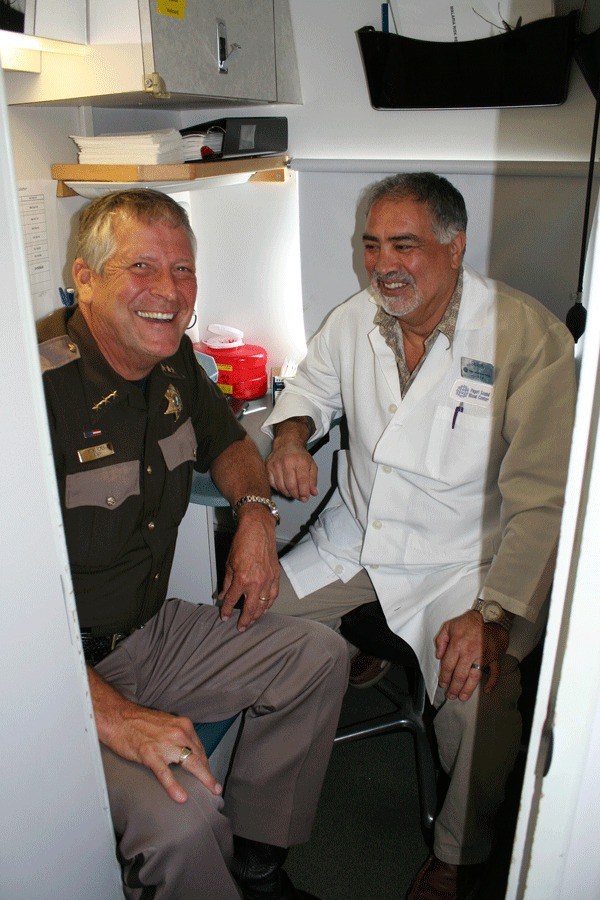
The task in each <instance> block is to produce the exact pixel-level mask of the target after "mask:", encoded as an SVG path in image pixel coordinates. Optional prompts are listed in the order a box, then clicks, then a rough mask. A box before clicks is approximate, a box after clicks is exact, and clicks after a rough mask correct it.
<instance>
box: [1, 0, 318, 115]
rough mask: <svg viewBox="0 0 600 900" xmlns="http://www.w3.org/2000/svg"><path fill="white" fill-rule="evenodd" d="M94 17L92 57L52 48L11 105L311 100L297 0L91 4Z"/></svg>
mask: <svg viewBox="0 0 600 900" xmlns="http://www.w3.org/2000/svg"><path fill="white" fill-rule="evenodd" d="M37 2H38V3H44V2H46V3H47V2H50V0H37ZM87 16H88V43H87V44H86V47H85V53H84V54H79V55H73V56H72V57H71V56H67V55H63V54H60V53H57V54H55V53H47V54H44V55H43V59H42V67H41V72H40V74H37V75H31V74H28V75H25V74H23V75H21V74H19V75H18V76H16V75H15V76H13V77H12V78H11V80H10V85H9V102H10V103H11V104H30V103H56V104H61V105H64V104H82V103H85V104H90V105H92V106H94V105H95V106H104V107H111V106H120V107H128V106H129V107H133V108H135V107H140V106H148V107H154V108H194V107H201V106H210V105H213V106H214V105H215V104H216V103H218V104H227V103H236V104H240V103H247V104H252V103H301V102H302V97H301V94H300V88H299V81H298V67H297V61H296V52H295V45H294V40H293V34H292V24H291V17H290V11H289V2H288V0H195V2H189V0H188V2H184V0H168V2H167V0H88V3H87Z"/></svg>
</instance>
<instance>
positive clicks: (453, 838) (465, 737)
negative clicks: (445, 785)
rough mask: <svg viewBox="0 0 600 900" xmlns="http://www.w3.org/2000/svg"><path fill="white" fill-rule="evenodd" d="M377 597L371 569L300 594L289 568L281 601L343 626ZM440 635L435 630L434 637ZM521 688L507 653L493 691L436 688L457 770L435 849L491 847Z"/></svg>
mask: <svg viewBox="0 0 600 900" xmlns="http://www.w3.org/2000/svg"><path fill="white" fill-rule="evenodd" d="M376 599H377V595H376V593H375V590H374V588H373V585H372V584H371V581H370V579H369V576H368V575H367V573H366V572H365V571H364V570H363V571H361V572H360V573H359V574H358V575H356V576H355V577H354V578H352V579H351V580H350V581H349V582H347V583H346V584H344V583H343V582H341V581H335V582H333V583H332V584H328V585H326V586H325V587H324V588H321V589H320V590H318V591H315V592H314V593H312V594H308V595H307V596H306V597H302V598H301V599H300V598H298V597H297V596H296V593H295V591H294V589H293V587H292V585H291V584H290V581H289V579H288V577H287V575H286V574H285V572H284V571H283V569H282V570H281V582H280V589H279V597H278V599H277V602H276V605H275V609H276V610H277V612H279V613H285V614H286V615H294V616H302V617H304V618H308V619H313V620H317V621H319V622H323V623H324V624H326V625H329V626H330V627H331V628H333V629H336V630H337V629H338V628H339V625H340V619H341V617H342V616H343V615H344V614H345V613H347V612H349V611H350V610H352V609H355V608H356V607H357V606H361V605H362V604H363V603H371V602H372V601H373V600H376ZM434 638H435V635H434V634H432V635H428V639H429V640H431V641H432V642H433V640H434ZM482 684H483V682H482ZM520 693H521V679H520V672H519V665H518V662H517V660H516V659H515V658H514V657H512V656H505V657H504V659H503V661H502V675H501V678H500V680H499V682H498V684H497V686H496V688H495V689H494V690H493V691H492V693H491V694H486V693H484V691H482V690H480V688H479V687H478V688H477V689H476V690H475V691H474V692H473V694H472V696H471V698H470V699H469V700H468V701H467V702H462V701H460V700H446V697H445V694H444V692H443V691H442V690H441V689H438V690H437V692H436V694H435V697H434V707H435V709H436V714H435V718H434V729H435V735H436V739H437V744H438V752H439V756H440V762H441V764H442V766H443V768H444V771H445V772H446V773H447V774H448V775H449V777H450V786H449V789H448V793H447V795H446V798H445V801H444V805H443V807H442V809H441V810H440V813H439V815H438V817H437V819H436V822H435V828H434V853H435V854H436V856H437V857H438V858H439V859H441V860H443V861H444V862H448V863H453V864H472V863H479V862H483V861H484V860H485V859H487V857H488V856H489V854H490V851H491V847H492V840H493V834H494V820H495V817H496V813H497V812H498V809H499V807H500V804H501V803H502V800H503V797H504V789H505V785H506V781H507V779H508V776H509V775H510V773H511V771H512V769H513V766H514V763H515V759H516V756H517V752H518V749H519V743H520V740H521V716H520V713H519V711H518V709H517V701H518V699H519V696H520Z"/></svg>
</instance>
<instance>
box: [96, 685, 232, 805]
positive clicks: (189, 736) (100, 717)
mask: <svg viewBox="0 0 600 900" xmlns="http://www.w3.org/2000/svg"><path fill="white" fill-rule="evenodd" d="M87 671H88V679H89V683H90V691H91V695H92V703H93V706H94V717H95V719H96V727H97V729H98V737H99V738H100V740H101V742H102V743H103V744H105V745H106V746H107V747H110V749H111V750H113V751H114V752H115V753H117V754H118V755H119V756H122V757H123V758H124V759H129V760H132V761H133V762H138V763H141V764H142V765H144V766H147V767H148V768H149V769H151V771H152V772H154V774H155V775H156V777H157V779H158V780H159V781H160V783H161V784H162V786H163V787H164V789H165V790H166V792H167V794H168V795H169V797H171V799H173V800H175V801H176V802H177V803H185V801H186V800H187V794H186V792H185V791H184V789H183V788H182V787H181V785H180V784H179V782H178V781H177V779H176V777H175V775H174V774H173V770H172V769H171V768H170V764H173V763H178V762H179V757H180V754H181V751H182V749H183V748H184V747H189V748H190V750H191V751H192V753H191V755H190V756H188V757H187V759H186V760H185V762H183V763H181V765H182V768H184V769H187V770H188V772H191V773H192V775H194V776H195V777H196V778H197V779H198V781H201V782H202V784H203V785H204V786H205V787H206V788H208V790H209V791H210V792H211V793H212V794H214V795H215V796H219V794H221V793H222V791H223V788H222V786H221V785H220V784H219V783H218V782H217V780H216V779H215V777H214V775H213V774H212V772H211V771H210V767H209V765H208V760H207V758H206V753H205V752H204V747H203V746H202V743H201V742H200V740H199V739H198V735H197V734H196V731H195V730H194V726H193V724H192V723H191V722H190V720H189V719H186V718H184V717H182V716H172V715H169V713H165V712H161V711H160V710H156V709H147V708H146V707H144V706H138V705H137V704H136V703H132V702H131V701H129V700H126V699H125V698H124V697H122V696H121V694H119V693H118V691H115V689H114V688H112V687H111V686H110V685H109V684H108V683H107V682H106V681H104V679H103V678H101V677H100V676H99V675H97V674H96V672H94V670H93V669H91V668H89V667H88V670H87Z"/></svg>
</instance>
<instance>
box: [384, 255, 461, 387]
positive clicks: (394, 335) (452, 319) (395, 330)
mask: <svg viewBox="0 0 600 900" xmlns="http://www.w3.org/2000/svg"><path fill="white" fill-rule="evenodd" d="M462 287H463V270H462V266H461V269H460V272H459V273H458V279H457V281H456V287H455V288H454V293H453V294H452V296H451V298H450V302H449V303H448V306H447V307H446V310H445V312H444V315H443V316H442V318H441V319H440V321H439V322H438V323H437V325H436V326H435V328H434V329H433V331H432V332H431V334H430V335H429V336H428V337H427V338H425V352H424V354H423V356H422V357H421V359H420V360H419V362H418V363H417V365H416V366H415V368H414V369H413V371H412V372H409V370H408V366H407V364H406V356H405V354H404V339H403V335H402V328H401V327H400V322H399V320H398V318H397V316H392V315H390V314H389V313H387V312H386V311H385V310H384V309H383V307H381V306H378V307H377V312H376V313H375V318H374V319H373V324H374V325H379V331H380V333H381V335H382V337H383V339H384V340H385V342H386V344H387V345H388V347H390V348H391V350H392V351H393V353H394V356H395V357H396V363H397V365H398V375H399V377H400V394H401V396H402V397H404V396H405V395H406V392H407V391H408V389H409V387H410V386H411V384H412V383H413V381H414V380H415V378H416V377H417V373H418V372H419V370H420V368H421V366H422V365H423V363H424V362H425V359H426V357H427V354H428V353H429V352H430V350H431V348H432V347H433V345H434V343H435V340H436V338H437V336H438V332H441V333H442V334H445V335H446V337H447V338H448V343H449V344H450V346H452V339H453V338H454V332H455V330H456V320H457V319H458V310H459V308H460V299H461V297H462Z"/></svg>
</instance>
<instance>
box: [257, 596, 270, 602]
mask: <svg viewBox="0 0 600 900" xmlns="http://www.w3.org/2000/svg"><path fill="white" fill-rule="evenodd" d="M258 599H259V601H260V602H261V603H268V602H269V598H268V597H259V598H258Z"/></svg>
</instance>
